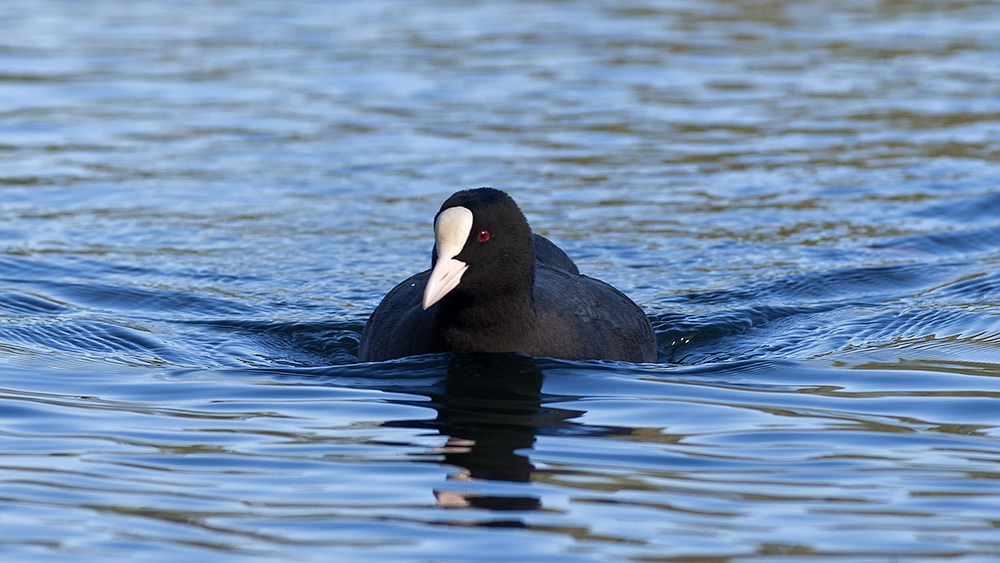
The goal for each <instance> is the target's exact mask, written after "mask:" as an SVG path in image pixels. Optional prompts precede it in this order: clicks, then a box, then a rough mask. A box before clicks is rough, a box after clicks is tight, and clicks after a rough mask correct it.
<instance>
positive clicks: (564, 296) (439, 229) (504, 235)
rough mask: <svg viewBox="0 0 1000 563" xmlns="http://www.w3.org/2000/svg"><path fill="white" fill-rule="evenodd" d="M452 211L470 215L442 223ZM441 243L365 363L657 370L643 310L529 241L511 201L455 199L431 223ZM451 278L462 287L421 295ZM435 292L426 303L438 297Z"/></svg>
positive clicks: (369, 342) (393, 296)
mask: <svg viewBox="0 0 1000 563" xmlns="http://www.w3.org/2000/svg"><path fill="white" fill-rule="evenodd" d="M453 208H464V209H454V210H453V211H450V212H449V213H446V214H445V212H446V211H448V210H452V209H453ZM465 210H468V211H469V212H471V214H470V213H468V212H466V211H465ZM443 214H444V215H443ZM470 215H471V217H470ZM470 222H471V224H470ZM448 233H454V234H452V235H449V234H448ZM449 237H451V238H450V239H449ZM435 239H436V243H435V248H434V252H433V253H432V270H427V271H424V272H421V273H419V274H416V275H414V276H412V277H410V278H409V279H407V280H405V281H404V282H402V283H400V284H399V285H397V286H396V287H395V288H394V289H393V290H392V291H390V292H389V293H388V294H387V295H386V296H385V298H384V299H383V300H382V302H381V303H380V304H379V306H378V307H377V308H376V309H375V311H374V312H373V313H372V314H371V317H370V318H369V319H368V322H367V323H366V324H365V327H364V330H363V331H362V334H361V344H360V348H359V351H358V359H359V360H360V361H363V362H369V361H381V360H387V359H392V358H400V357H405V356H413V355H417V354H426V353H434V352H460V353H461V352H487V353H489V352H519V353H522V354H527V355H530V356H546V357H553V358H565V359H610V360H624V361H631V362H654V361H656V339H655V337H654V335H653V330H652V327H651V326H650V324H649V320H648V319H647V318H646V315H645V313H643V311H642V309H640V308H639V306H638V305H636V304H635V303H633V302H632V300H630V299H629V298H628V297H626V296H625V295H624V294H622V293H621V292H619V291H618V290H617V289H615V288H613V287H612V286H610V285H608V284H606V283H604V282H602V281H600V280H596V279H594V278H590V277H587V276H584V275H581V274H580V273H579V270H578V269H577V267H576V264H574V263H573V261H572V260H570V258H569V257H568V256H567V255H566V253H565V252H563V251H562V250H561V249H559V247H557V246H556V245H555V244H553V243H552V242H550V241H549V240H548V239H546V238H544V237H541V236H539V235H535V234H533V233H532V232H531V228H530V227H529V226H528V221H527V220H526V219H525V218H524V215H523V214H522V213H521V210H520V209H519V208H518V207H517V204H516V203H514V200H513V199H511V198H510V196H508V195H507V194H506V193H504V192H502V191H500V190H495V189H492V188H479V189H475V190H465V191H461V192H458V193H456V194H454V195H452V196H451V197H450V198H448V200H447V201H445V202H444V204H442V206H441V209H440V211H438V214H437V216H436V217H435ZM449 240H452V242H449ZM445 246H447V247H448V249H446V250H444V251H442V250H441V249H442V248H444V247H445ZM449 249H450V250H449ZM442 252H443V254H442ZM439 254H441V255H439ZM442 260H445V261H447V263H446V264H439V262H440V261H442ZM439 266H440V267H439ZM448 269H450V271H445V270H448ZM442 272H443V273H442ZM452 274H454V275H457V276H458V277H459V279H460V281H458V282H457V285H454V287H452V288H451V289H450V290H449V289H448V288H444V289H443V291H445V293H443V296H436V297H435V296H428V295H425V287H426V286H427V285H428V280H429V279H432V278H433V277H437V278H441V279H446V282H440V283H439V281H432V282H431V285H432V286H435V287H436V286H438V285H441V283H447V280H448V279H453V277H454V276H452V277H450V278H449V275H452ZM453 282H454V280H453V281H452V283H453ZM435 287H432V288H431V289H430V290H429V291H428V292H427V293H432V294H435V295H438V294H440V293H441V291H442V289H440V288H439V289H437V290H436V291H435ZM435 299H436V300H435ZM428 301H431V302H433V303H432V304H431V305H430V306H429V307H427V308H425V307H424V304H426V303H428Z"/></svg>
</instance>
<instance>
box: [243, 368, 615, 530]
mask: <svg viewBox="0 0 1000 563" xmlns="http://www.w3.org/2000/svg"><path fill="white" fill-rule="evenodd" d="M578 364H580V362H564V361H561V360H549V359H539V358H531V357H528V356H523V355H519V354H469V355H454V354H434V355H427V356H418V357H415V358H406V359H403V360H396V361H389V362H379V363H372V364H355V365H347V366H337V367H335V368H323V369H305V370H299V369H293V370H291V371H283V372H280V374H276V375H278V377H280V378H282V379H286V378H288V377H294V378H296V379H300V380H301V378H302V377H303V376H305V377H308V378H309V379H310V381H312V382H315V381H317V376H318V377H319V378H320V380H322V381H328V382H334V383H335V384H336V385H337V386H341V387H356V388H365V389H378V390H382V391H386V392H391V393H396V394H399V393H402V394H404V395H411V396H412V398H411V399H407V398H404V399H389V400H388V401H389V402H394V403H397V404H405V405H411V406H418V407H422V408H428V407H429V408H432V409H434V411H435V412H436V416H435V417H434V418H433V419H428V418H419V419H411V420H392V421H388V422H385V423H384V426H386V427H392V428H412V429H418V430H421V431H434V432H437V433H438V434H440V435H441V436H445V437H447V441H446V442H445V445H444V446H442V447H439V448H434V449H433V450H432V451H430V452H427V453H430V454H432V455H430V456H427V455H426V454H424V455H420V456H417V457H416V458H414V459H410V460H408V461H410V462H412V461H419V462H427V461H428V460H431V461H430V462H431V463H435V464H444V465H447V466H452V467H455V468H458V469H459V471H458V472H457V473H454V474H452V475H450V476H449V478H448V481H449V483H447V484H444V485H442V486H441V487H439V488H437V489H436V490H435V491H434V496H435V498H436V499H437V503H438V506H441V507H445V508H455V509H486V510H490V511H501V512H511V511H532V510H540V509H542V503H541V497H540V496H539V495H534V494H523V493H524V491H525V490H526V489H523V488H520V487H516V486H515V487H514V488H513V489H510V488H505V489H504V492H494V491H491V492H490V494H483V493H482V492H481V488H477V492H475V493H471V492H469V491H468V490H464V489H467V488H468V487H467V486H463V484H464V483H468V482H470V481H479V482H483V481H489V482H494V483H501V484H502V483H507V484H522V483H523V484H526V483H530V482H531V481H532V475H533V474H534V473H535V472H536V467H535V465H534V463H533V462H532V460H531V455H530V452H531V450H532V448H533V447H534V445H535V442H536V439H537V437H538V436H539V435H546V434H548V435H566V434H572V435H601V436H603V435H609V434H617V433H621V432H623V431H626V430H625V429H620V428H612V427H601V426H594V425H584V424H581V423H578V422H574V421H573V419H574V418H577V417H579V416H581V415H583V414H584V413H585V411H583V410H572V409H566V408H557V407H553V406H551V403H556V402H558V403H563V404H565V403H566V402H571V401H574V400H576V398H577V397H572V396H562V395H552V394H546V393H543V392H542V385H543V383H544V380H545V371H546V370H547V369H549V368H554V369H560V368H566V367H574V368H575V366H577V365H578ZM593 367H594V368H596V369H600V368H601V367H602V366H598V365H595V366H593ZM258 374H259V372H258ZM501 488H502V487H501ZM466 524H468V522H466ZM479 524H480V525H486V526H513V527H518V526H523V525H524V523H523V522H522V521H521V520H519V519H517V518H516V517H515V518H502V519H499V520H498V519H497V518H495V517H494V518H491V519H489V520H488V521H480V522H479Z"/></svg>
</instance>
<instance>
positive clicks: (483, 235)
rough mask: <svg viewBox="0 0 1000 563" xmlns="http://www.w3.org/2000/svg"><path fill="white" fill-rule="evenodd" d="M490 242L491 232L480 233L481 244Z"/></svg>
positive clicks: (483, 231)
mask: <svg viewBox="0 0 1000 563" xmlns="http://www.w3.org/2000/svg"><path fill="white" fill-rule="evenodd" d="M488 240H490V232H489V231H487V230H482V231H479V242H486V241H488Z"/></svg>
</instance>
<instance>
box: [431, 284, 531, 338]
mask: <svg viewBox="0 0 1000 563" xmlns="http://www.w3.org/2000/svg"><path fill="white" fill-rule="evenodd" d="M434 324H435V325H436V326H435V330H434V333H435V334H436V335H437V337H436V338H437V340H438V342H436V347H437V348H439V349H440V351H442V352H522V353H527V350H529V349H530V348H531V344H532V342H533V341H532V340H531V339H532V338H533V337H534V335H535V334H536V331H537V326H538V319H537V317H536V315H535V304H534V298H533V295H532V291H531V290H530V289H529V290H528V291H524V290H523V289H522V290H520V291H517V290H510V291H497V292H491V293H488V294H482V293H478V294H476V295H470V294H468V293H465V292H463V291H461V290H460V288H459V289H458V290H456V291H452V292H451V293H450V294H448V295H447V296H445V297H444V298H443V299H442V300H441V302H439V303H438V304H437V310H436V311H435V313H434Z"/></svg>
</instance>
